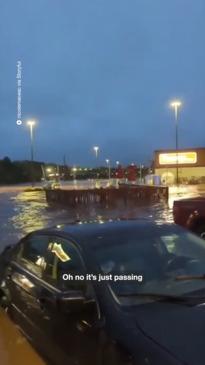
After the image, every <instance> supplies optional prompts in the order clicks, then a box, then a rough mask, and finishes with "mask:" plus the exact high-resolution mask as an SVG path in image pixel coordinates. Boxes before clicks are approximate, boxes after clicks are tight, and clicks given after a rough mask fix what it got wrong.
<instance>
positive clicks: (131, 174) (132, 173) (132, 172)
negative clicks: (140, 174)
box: [127, 165, 137, 181]
mask: <svg viewBox="0 0 205 365" xmlns="http://www.w3.org/2000/svg"><path fill="white" fill-rule="evenodd" d="M127 179H128V181H136V179H137V166H136V165H130V166H128V168H127Z"/></svg>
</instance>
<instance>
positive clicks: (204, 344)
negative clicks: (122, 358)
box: [134, 302, 205, 365]
mask: <svg viewBox="0 0 205 365" xmlns="http://www.w3.org/2000/svg"><path fill="white" fill-rule="evenodd" d="M134 316H135V322H136V325H137V327H138V328H140V329H141V331H142V332H143V333H144V334H145V335H146V336H148V337H149V338H151V339H152V340H153V341H154V342H155V343H157V344H159V345H160V346H161V347H163V348H164V349H166V350H167V351H168V352H169V353H172V354H173V356H174V357H176V358H178V359H179V360H181V361H182V363H183V364H189V365H204V364H205V303H204V304H203V303H202V304H199V305H197V306H194V307H189V306H186V305H182V304H171V303H160V302H157V303H153V304H151V303H150V304H146V305H144V306H139V307H136V309H135V314H134Z"/></svg>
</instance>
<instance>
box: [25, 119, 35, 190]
mask: <svg viewBox="0 0 205 365" xmlns="http://www.w3.org/2000/svg"><path fill="white" fill-rule="evenodd" d="M27 125H28V127H29V130H30V142H31V175H32V186H33V185H34V174H33V172H34V171H33V170H34V166H33V162H34V136H33V129H34V127H35V125H36V122H35V121H34V120H29V121H28V122H27Z"/></svg>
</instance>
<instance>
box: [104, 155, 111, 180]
mask: <svg viewBox="0 0 205 365" xmlns="http://www.w3.org/2000/svg"><path fill="white" fill-rule="evenodd" d="M105 161H106V164H107V165H108V179H109V180H110V176H111V173H110V160H109V159H107V160H105Z"/></svg>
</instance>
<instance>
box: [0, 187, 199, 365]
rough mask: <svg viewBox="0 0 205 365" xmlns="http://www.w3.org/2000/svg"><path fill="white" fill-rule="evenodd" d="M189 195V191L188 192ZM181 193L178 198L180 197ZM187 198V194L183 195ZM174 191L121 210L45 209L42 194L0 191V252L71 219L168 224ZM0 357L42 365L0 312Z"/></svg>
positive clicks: (11, 363)
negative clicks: (164, 197)
mask: <svg viewBox="0 0 205 365" xmlns="http://www.w3.org/2000/svg"><path fill="white" fill-rule="evenodd" d="M189 194H190V196H193V194H195V193H193V192H191V193H189ZM183 196H184V194H181V195H180V196H178V198H181V197H183ZM186 196H187V194H186ZM174 199H176V192H175V191H173V192H172V193H171V195H170V200H169V203H168V204H157V205H155V206H142V205H141V206H140V207H136V208H134V209H133V208H132V209H130V210H129V209H127V210H126V211H125V210H118V209H115V210H112V211H111V210H100V209H98V210H96V209H95V207H93V208H91V209H89V211H88V210H87V209H86V208H83V209H81V210H80V209H77V210H74V209H69V208H52V207H49V206H48V204H47V202H46V198H45V194H44V192H43V191H33V192H26V191H25V188H24V187H9V188H6V187H5V188H0V227H1V230H0V252H1V251H2V249H3V248H4V247H5V246H6V245H8V244H13V243H15V242H17V241H18V240H19V239H20V238H21V237H23V236H24V235H26V234H27V233H29V232H31V231H33V230H36V229H41V228H45V227H49V226H52V225H57V224H62V223H69V222H71V221H73V220H75V219H82V220H83V219H87V220H88V219H92V218H96V217H98V218H100V219H103V218H108V217H109V218H117V217H128V218H135V217H140V218H141V217H144V218H150V219H154V220H155V221H156V222H157V223H158V224H160V223H162V222H163V221H166V222H172V221H173V217H172V204H173V201H174ZM0 356H1V365H7V364H8V365H18V364H19V365H20V364H22V363H23V362H22V361H23V360H22V359H25V356H26V358H27V363H29V364H30V365H38V364H39V365H40V364H43V362H42V360H41V359H40V358H39V357H38V355H37V354H36V353H35V352H34V351H33V349H32V348H31V346H30V345H29V344H28V343H27V341H26V340H25V339H24V338H23V337H22V336H21V335H20V334H19V332H18V331H17V329H16V328H15V326H14V325H13V324H12V323H11V322H10V321H9V320H8V319H7V317H6V316H5V314H4V313H2V312H0Z"/></svg>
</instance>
